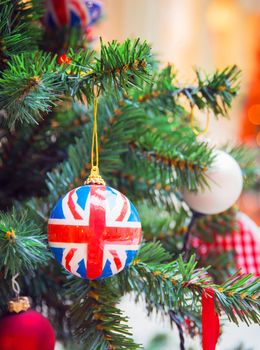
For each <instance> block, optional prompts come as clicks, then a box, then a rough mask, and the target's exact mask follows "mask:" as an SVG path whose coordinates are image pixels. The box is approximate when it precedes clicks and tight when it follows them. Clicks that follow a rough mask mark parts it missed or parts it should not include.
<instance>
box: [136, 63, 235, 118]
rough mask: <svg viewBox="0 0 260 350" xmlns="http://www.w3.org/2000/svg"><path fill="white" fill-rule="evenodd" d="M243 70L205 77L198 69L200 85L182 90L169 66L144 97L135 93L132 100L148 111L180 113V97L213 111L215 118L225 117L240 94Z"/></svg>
mask: <svg viewBox="0 0 260 350" xmlns="http://www.w3.org/2000/svg"><path fill="white" fill-rule="evenodd" d="M239 75H240V71H239V69H238V68H237V66H232V67H228V68H226V69H224V70H223V71H216V72H215V73H214V74H213V75H204V74H202V73H201V72H200V71H199V70H196V77H197V85H194V86H191V85H188V86H184V87H180V86H179V85H178V84H177V83H175V82H174V80H175V78H176V73H175V72H174V71H173V68H172V67H171V66H168V67H167V68H165V69H164V70H162V71H161V72H160V74H156V75H155V76H154V79H153V83H152V84H151V85H144V89H143V90H144V91H145V93H144V94H140V93H139V92H138V91H134V92H133V94H132V95H130V97H133V98H134V99H135V100H137V101H139V103H141V104H143V105H144V108H146V109H153V110H159V111H160V112H165V111H174V110H175V111H178V109H179V108H180V106H178V104H179V98H180V97H181V96H184V97H186V99H187V100H188V102H189V103H190V105H195V106H197V108H198V109H200V110H205V109H210V110H212V111H213V112H214V115H215V116H216V117H218V116H220V115H221V116H225V115H226V114H227V113H228V109H229V108H230V107H231V103H232V100H233V98H234V97H235V96H236V95H237V91H238V88H239V84H238V83H237V80H238V78H239Z"/></svg>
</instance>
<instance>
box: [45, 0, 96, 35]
mask: <svg viewBox="0 0 260 350" xmlns="http://www.w3.org/2000/svg"><path fill="white" fill-rule="evenodd" d="M101 11H102V3H101V2H100V1H89V0H46V13H45V17H44V23H45V25H46V26H47V27H49V28H52V29H56V28H60V27H78V28H81V29H83V30H85V29H86V28H87V27H89V26H91V25H93V24H94V23H95V22H97V21H98V19H99V18H100V17H101Z"/></svg>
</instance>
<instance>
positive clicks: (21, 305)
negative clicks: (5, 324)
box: [8, 297, 31, 314]
mask: <svg viewBox="0 0 260 350" xmlns="http://www.w3.org/2000/svg"><path fill="white" fill-rule="evenodd" d="M30 307H31V305H30V301H29V298H28V297H18V298H15V299H12V300H10V301H9V302H8V311H9V312H15V313H16V314H18V313H19V312H22V311H27V310H28V309H30Z"/></svg>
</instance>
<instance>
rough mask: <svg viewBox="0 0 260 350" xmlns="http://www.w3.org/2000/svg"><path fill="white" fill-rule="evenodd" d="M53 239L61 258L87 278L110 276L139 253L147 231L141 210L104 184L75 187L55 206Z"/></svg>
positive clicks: (50, 225) (69, 268)
mask: <svg viewBox="0 0 260 350" xmlns="http://www.w3.org/2000/svg"><path fill="white" fill-rule="evenodd" d="M48 239H49V244H50V247H51V250H52V252H53V254H54V256H55V258H56V259H57V260H58V262H59V263H60V264H61V265H63V267H65V269H66V270H67V271H69V272H71V273H72V274H74V275H76V276H78V277H81V278H87V279H102V278H106V277H110V276H112V275H114V274H116V273H118V272H120V271H122V270H123V269H124V268H125V267H126V266H128V265H129V264H130V263H131V262H132V260H133V258H134V256H135V255H136V253H137V251H138V249H139V247H140V243H141V239H142V229H141V223H140V219H139V216H138V213H137V211H136V209H135V207H134V206H133V204H132V203H131V202H130V201H129V199H128V198H126V196H124V195H123V194H122V193H120V192H119V191H117V190H115V189H113V188H111V187H108V186H104V185H97V184H95V185H85V186H81V187H78V188H75V189H73V190H72V191H70V192H68V193H67V194H66V195H65V196H64V197H63V198H61V199H60V200H59V201H58V203H57V204H56V206H55V207H54V209H53V211H52V213H51V216H50V219H49V222H48Z"/></svg>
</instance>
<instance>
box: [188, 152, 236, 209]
mask: <svg viewBox="0 0 260 350" xmlns="http://www.w3.org/2000/svg"><path fill="white" fill-rule="evenodd" d="M206 177H207V182H208V185H209V187H205V188H203V189H201V188H200V189H198V191H196V192H195V191H188V190H184V191H183V192H182V195H183V199H184V201H185V202H186V203H187V204H188V206H189V207H190V208H191V209H192V210H194V211H196V212H198V213H202V214H209V215H210V214H219V213H221V212H223V211H225V210H227V209H228V208H230V207H231V206H232V205H233V204H234V203H235V202H236V201H237V199H238V197H239V196H240V194H241V191H242V188H243V176H242V172H241V169H240V167H239V165H238V163H237V162H236V161H235V159H234V158H232V157H231V156H230V155H229V154H227V153H226V152H223V151H219V150H216V151H215V159H214V161H213V163H212V165H211V167H210V168H209V169H208V170H207V172H206Z"/></svg>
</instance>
